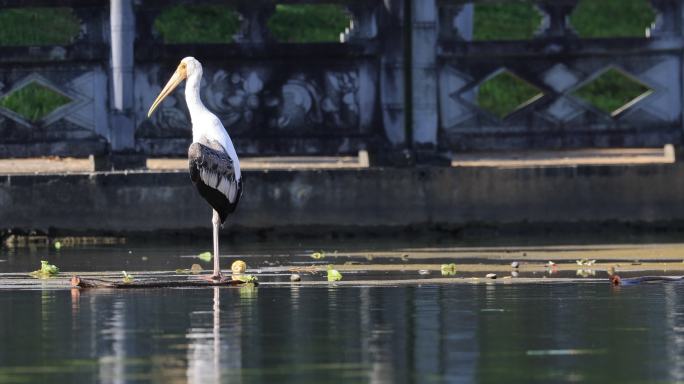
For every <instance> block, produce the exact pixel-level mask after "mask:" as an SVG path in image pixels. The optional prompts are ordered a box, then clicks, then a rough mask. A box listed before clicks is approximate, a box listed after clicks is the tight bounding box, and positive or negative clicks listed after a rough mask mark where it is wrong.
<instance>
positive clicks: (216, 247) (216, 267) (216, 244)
mask: <svg viewBox="0 0 684 384" xmlns="http://www.w3.org/2000/svg"><path fill="white" fill-rule="evenodd" d="M211 223H212V224H213V225H214V273H213V274H212V275H211V278H212V279H213V280H221V278H222V277H223V276H221V267H220V266H219V226H220V225H221V218H220V217H219V214H218V212H216V210H214V216H213V217H212V218H211Z"/></svg>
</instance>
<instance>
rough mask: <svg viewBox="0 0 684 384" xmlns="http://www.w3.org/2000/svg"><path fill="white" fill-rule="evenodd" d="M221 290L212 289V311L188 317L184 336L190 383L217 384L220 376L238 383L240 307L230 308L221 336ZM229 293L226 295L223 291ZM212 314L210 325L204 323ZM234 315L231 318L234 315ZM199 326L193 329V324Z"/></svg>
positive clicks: (240, 354) (240, 345)
mask: <svg viewBox="0 0 684 384" xmlns="http://www.w3.org/2000/svg"><path fill="white" fill-rule="evenodd" d="M221 291H222V288H219V287H214V288H213V294H214V301H213V306H212V311H211V312H205V311H196V312H193V313H192V314H191V318H190V322H191V327H190V329H189V332H188V334H187V338H188V342H189V346H188V368H187V379H188V382H189V383H203V384H206V383H220V382H221V381H222V380H221V379H222V377H224V378H225V377H226V376H230V378H231V382H239V378H240V377H241V375H240V370H241V368H242V344H241V334H242V332H241V321H240V318H241V316H240V315H239V311H240V307H239V306H236V307H235V308H231V310H230V311H228V312H227V314H229V315H231V318H230V319H228V320H229V321H227V322H226V324H227V325H228V326H229V328H225V331H226V332H225V333H224V334H223V335H222V334H221ZM226 293H228V292H226ZM209 314H211V316H212V317H211V318H212V321H211V323H209V322H207V320H208V315H209ZM233 315H234V316H233ZM195 322H196V323H199V324H200V326H198V327H194V326H193V325H192V323H195Z"/></svg>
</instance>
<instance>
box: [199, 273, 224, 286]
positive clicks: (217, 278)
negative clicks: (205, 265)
mask: <svg viewBox="0 0 684 384" xmlns="http://www.w3.org/2000/svg"><path fill="white" fill-rule="evenodd" d="M202 278H203V279H204V280H207V281H209V282H210V283H215V284H218V283H223V282H224V281H226V280H227V279H226V277H225V276H223V274H222V273H221V272H218V273H214V274H213V275H208V276H203V277H202Z"/></svg>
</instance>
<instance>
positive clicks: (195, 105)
mask: <svg viewBox="0 0 684 384" xmlns="http://www.w3.org/2000/svg"><path fill="white" fill-rule="evenodd" d="M201 83H202V73H201V72H195V73H193V74H191V75H190V76H188V79H187V81H186V83H185V102H186V104H187V105H188V110H189V111H190V119H191V120H192V121H197V119H198V118H199V116H200V115H202V114H204V113H207V112H209V110H207V108H206V107H205V106H204V104H202V99H200V84H201ZM193 126H194V124H193Z"/></svg>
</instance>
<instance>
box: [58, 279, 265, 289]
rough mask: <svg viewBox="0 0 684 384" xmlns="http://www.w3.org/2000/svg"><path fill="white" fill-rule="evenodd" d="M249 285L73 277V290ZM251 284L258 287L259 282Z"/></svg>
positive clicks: (204, 280)
mask: <svg viewBox="0 0 684 384" xmlns="http://www.w3.org/2000/svg"><path fill="white" fill-rule="evenodd" d="M242 284H247V283H246V282H244V281H242V280H230V279H227V278H224V279H221V280H219V281H211V280H208V279H197V280H195V279H193V280H143V281H132V282H116V281H111V280H104V279H93V278H88V279H85V278H82V277H80V276H72V277H71V286H72V287H73V288H177V287H216V286H236V285H242ZM251 284H254V285H258V283H257V282H253V283H251Z"/></svg>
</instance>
